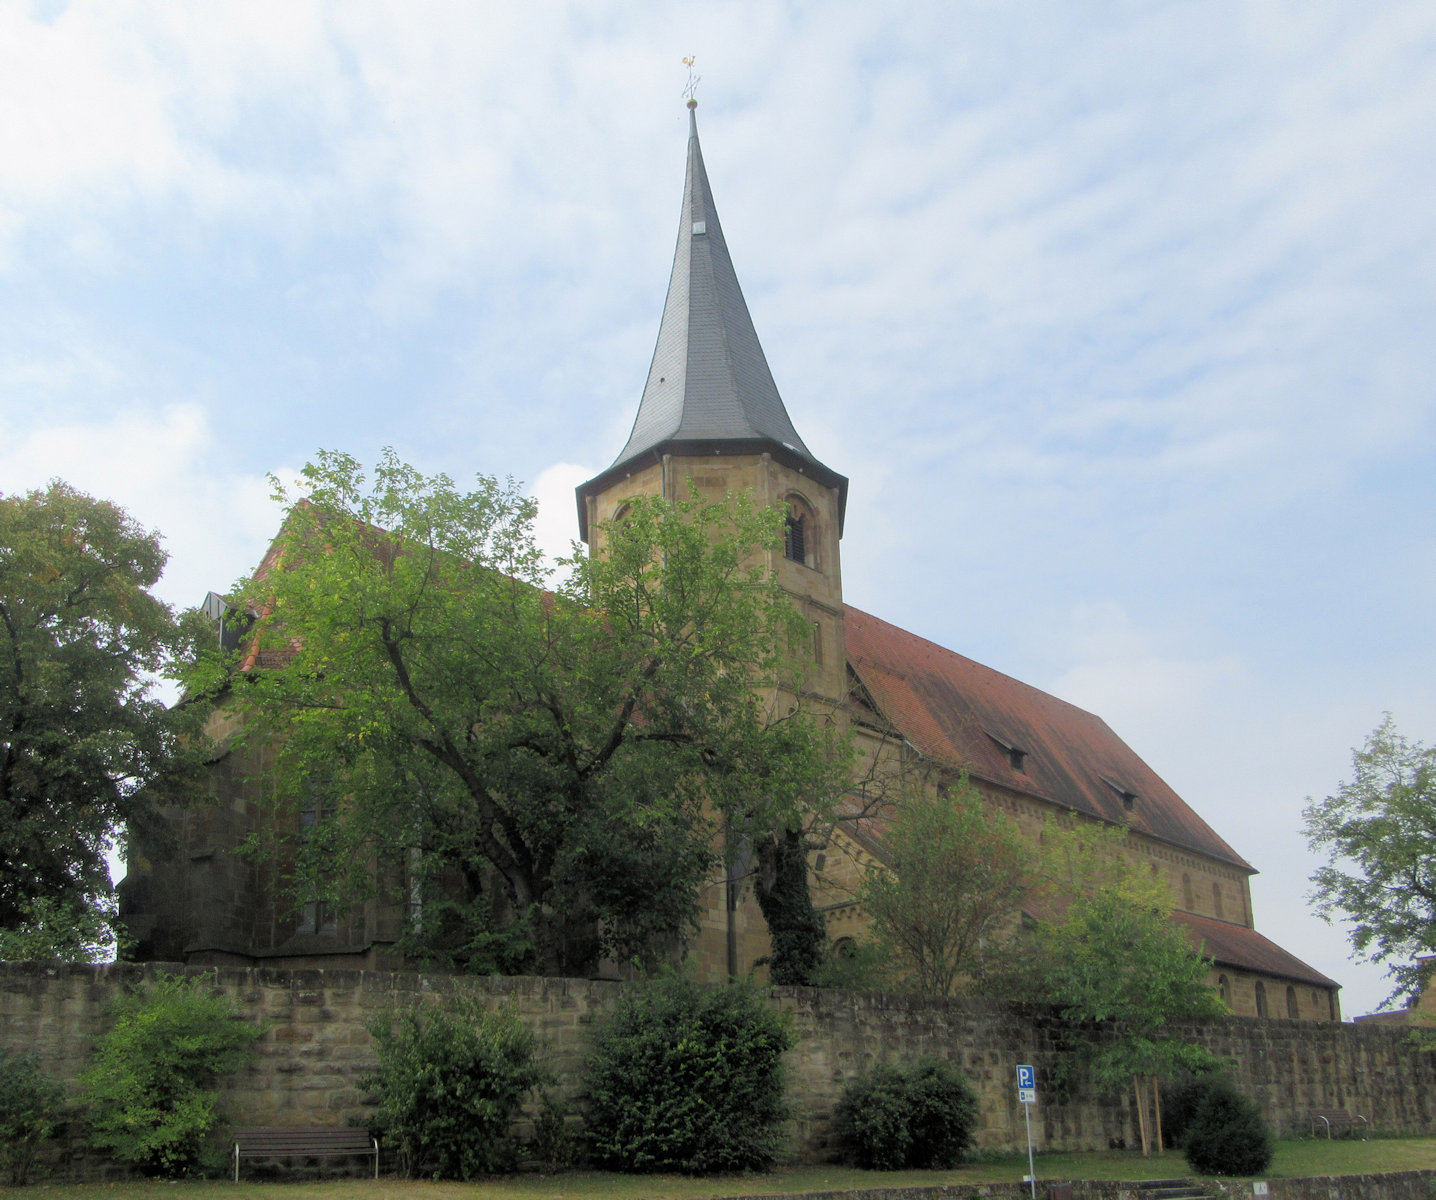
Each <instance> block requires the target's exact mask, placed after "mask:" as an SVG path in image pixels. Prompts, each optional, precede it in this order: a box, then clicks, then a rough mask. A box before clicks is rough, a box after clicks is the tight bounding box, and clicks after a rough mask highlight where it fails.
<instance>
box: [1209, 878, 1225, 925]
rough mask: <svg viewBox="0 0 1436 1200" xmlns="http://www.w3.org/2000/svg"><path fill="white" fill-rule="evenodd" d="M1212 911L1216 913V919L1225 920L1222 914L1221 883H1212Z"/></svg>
mask: <svg viewBox="0 0 1436 1200" xmlns="http://www.w3.org/2000/svg"><path fill="white" fill-rule="evenodd" d="M1212 911H1213V912H1215V913H1216V915H1217V920H1218V921H1224V920H1226V917H1225V916H1223V915H1222V885H1221V884H1219V883H1214V884H1212Z"/></svg>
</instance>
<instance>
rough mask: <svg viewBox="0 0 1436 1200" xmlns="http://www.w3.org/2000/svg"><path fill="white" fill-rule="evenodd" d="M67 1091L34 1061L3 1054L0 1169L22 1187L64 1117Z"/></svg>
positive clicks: (0, 1064) (0, 1067)
mask: <svg viewBox="0 0 1436 1200" xmlns="http://www.w3.org/2000/svg"><path fill="white" fill-rule="evenodd" d="M64 1105H65V1089H64V1087H63V1086H62V1085H61V1084H59V1083H56V1082H55V1081H54V1080H53V1079H49V1078H47V1077H46V1076H44V1075H42V1074H41V1073H40V1069H39V1067H37V1066H36V1065H35V1060H34V1059H33V1058H30V1057H29V1056H28V1055H24V1054H9V1053H7V1052H6V1051H4V1050H0V1167H3V1168H4V1169H5V1171H6V1173H7V1174H8V1175H9V1176H10V1182H11V1183H15V1184H21V1183H24V1182H25V1181H26V1179H27V1178H28V1177H29V1174H30V1167H31V1165H32V1164H33V1163H34V1161H35V1155H36V1154H37V1153H38V1152H39V1150H40V1147H41V1146H42V1145H43V1144H44V1143H45V1142H47V1141H49V1140H50V1139H51V1138H52V1137H54V1136H55V1132H56V1130H57V1129H58V1128H59V1126H60V1122H61V1120H62V1119H63V1116H64Z"/></svg>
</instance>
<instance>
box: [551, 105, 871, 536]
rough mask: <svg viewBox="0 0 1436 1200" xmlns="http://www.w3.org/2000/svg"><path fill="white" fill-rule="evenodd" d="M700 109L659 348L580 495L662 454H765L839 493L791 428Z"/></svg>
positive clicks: (843, 490)
mask: <svg viewBox="0 0 1436 1200" xmlns="http://www.w3.org/2000/svg"><path fill="white" fill-rule="evenodd" d="M697 106H698V102H697V101H696V100H689V102H688V169H687V174H686V177H685V179H684V184H683V212H682V215H681V217H680V219H679V223H678V246H677V249H676V250H675V252H674V255H673V272H672V274H671V275H670V277H669V280H668V298H667V300H666V302H665V303H664V306H663V320H662V322H661V323H660V325H659V328H658V344H657V345H656V346H655V348H654V351H653V362H652V364H651V365H650V366H649V369H648V381H647V383H646V384H645V385H644V388H643V398H642V399H641V400H640V401H639V405H638V415H637V417H636V418H635V419H634V422H633V430H632V432H631V433H630V434H629V437H628V442H627V444H626V445H625V446H624V447H623V449H622V450H621V451H620V452H619V454H618V457H617V458H616V459H615V460H614V461H613V464H612V465H611V466H610V467H609V468H608V469H607V470H605V471H604V472H603V473H602V474H601V475H599V476H597V477H596V478H594V479H591V480H590V481H589V482H588V483H585V484H583V485H581V486H580V487H579V489H578V500H579V524H580V533H581V534H582V535H583V537H584V538H585V539H586V538H587V536H588V531H587V528H586V526H587V515H586V505H585V503H584V501H585V498H586V497H587V496H589V495H593V494H595V493H597V492H599V491H602V490H603V489H604V488H606V487H608V486H610V485H611V484H612V483H614V482H616V481H617V480H618V479H621V478H622V477H623V476H624V475H626V474H630V473H632V472H633V471H635V470H637V469H638V468H639V467H640V466H643V465H646V464H647V463H649V462H652V461H654V460H655V459H659V458H661V457H662V456H663V455H664V454H673V455H681V456H685V457H703V456H708V455H719V454H754V453H764V452H768V453H771V454H773V456H774V457H775V458H779V459H781V460H784V461H786V462H788V463H789V464H790V465H792V466H794V467H796V468H797V469H798V470H800V471H803V472H804V473H805V474H808V475H811V476H813V477H814V478H816V479H817V480H818V481H819V482H821V483H823V484H824V485H826V486H828V487H835V488H837V489H838V490H839V494H840V500H839V512H840V513H841V511H842V504H843V501H845V500H846V497H847V480H846V479H845V478H844V477H843V476H841V475H838V474H837V473H836V472H834V471H832V470H830V469H829V468H827V467H825V466H824V465H823V464H822V463H820V462H818V460H817V459H816V458H814V457H813V455H812V453H811V451H809V450H808V448H807V446H805V445H804V444H803V439H802V438H801V437H799V436H798V431H797V430H796V429H795V428H794V427H793V422H792V419H791V418H790V417H789V416H788V410H787V409H786V408H784V407H783V401H782V398H781V397H780V396H779V395H778V388H777V385H776V384H775V383H774V382H773V373H772V372H771V371H770V370H769V369H768V360H767V359H766V358H765V357H764V355H763V347H762V346H761V345H760V344H759V342H758V334H757V331H756V330H755V329H754V328H753V318H752V317H751V316H750V315H749V313H748V305H747V303H746V302H745V301H744V299H743V291H742V289H741V288H740V287H739V286H738V276H737V273H736V272H735V271H734V269H733V260H732V259H731V258H730V257H729V254H728V244H727V242H726V241H725V240H724V237H723V226H722V224H721V223H720V222H719V220H718V210H717V208H715V207H714V204H713V191H712V189H711V188H710V187H709V184H708V172H707V170H706V169H705V168H704V166H703V151H702V148H701V147H700V145H699V143H698V121H697V114H696V112H695V110H696V108H697Z"/></svg>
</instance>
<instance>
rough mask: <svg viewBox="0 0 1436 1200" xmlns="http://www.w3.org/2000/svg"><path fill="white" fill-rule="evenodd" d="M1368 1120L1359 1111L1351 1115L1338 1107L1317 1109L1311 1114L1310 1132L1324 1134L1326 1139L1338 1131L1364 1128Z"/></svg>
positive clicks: (1353, 1130)
mask: <svg viewBox="0 0 1436 1200" xmlns="http://www.w3.org/2000/svg"><path fill="white" fill-rule="evenodd" d="M1369 1124H1370V1123H1369V1122H1368V1121H1367V1119H1366V1118H1365V1117H1363V1116H1362V1115H1361V1114H1360V1113H1357V1114H1356V1115H1355V1116H1353V1115H1352V1114H1351V1113H1349V1112H1343V1111H1342V1110H1341V1109H1339V1108H1324V1109H1319V1110H1317V1111H1316V1112H1313V1113H1312V1114H1311V1132H1312V1134H1313V1135H1319V1134H1321V1133H1325V1134H1326V1138H1327V1141H1330V1140H1331V1139H1332V1138H1333V1137H1335V1136H1336V1135H1337V1133H1338V1132H1340V1133H1355V1132H1356V1130H1357V1128H1361V1129H1366V1128H1368V1127H1369Z"/></svg>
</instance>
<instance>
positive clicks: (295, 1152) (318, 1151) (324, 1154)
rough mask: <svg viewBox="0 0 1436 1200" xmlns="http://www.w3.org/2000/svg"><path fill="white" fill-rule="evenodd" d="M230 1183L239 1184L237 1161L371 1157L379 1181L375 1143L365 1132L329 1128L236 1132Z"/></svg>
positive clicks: (246, 1130) (363, 1130)
mask: <svg viewBox="0 0 1436 1200" xmlns="http://www.w3.org/2000/svg"><path fill="white" fill-rule="evenodd" d="M232 1140H233V1143H234V1180H235V1182H236V1183H238V1182H239V1160H240V1159H241V1158H335V1157H339V1156H350V1155H360V1154H363V1155H369V1154H372V1155H373V1156H374V1178H375V1179H378V1178H379V1143H378V1141H377V1140H376V1139H374V1138H372V1137H370V1135H369V1131H368V1130H366V1129H355V1128H351V1127H344V1126H341V1127H330V1128H322V1129H292V1128H291V1129H236V1130H235V1131H234V1134H233V1139H232Z"/></svg>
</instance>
